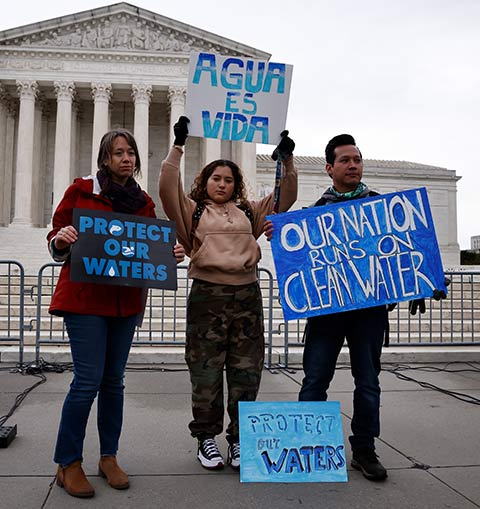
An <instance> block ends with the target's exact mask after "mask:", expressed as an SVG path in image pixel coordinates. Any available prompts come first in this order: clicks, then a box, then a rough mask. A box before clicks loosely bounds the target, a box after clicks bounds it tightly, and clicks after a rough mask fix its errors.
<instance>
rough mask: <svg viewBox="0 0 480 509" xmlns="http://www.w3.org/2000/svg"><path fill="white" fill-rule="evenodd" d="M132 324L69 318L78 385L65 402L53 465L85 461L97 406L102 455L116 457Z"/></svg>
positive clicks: (90, 317) (89, 317)
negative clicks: (87, 434) (88, 429)
mask: <svg viewBox="0 0 480 509" xmlns="http://www.w3.org/2000/svg"><path fill="white" fill-rule="evenodd" d="M135 322H136V315H134V316H130V317H127V318H116V317H106V316H93V315H78V314H74V313H67V314H65V325H66V328H67V332H68V337H69V339H70V347H71V351H72V359H73V367H74V368H73V381H72V383H71V384H70V390H69V392H68V394H67V397H66V398H65V402H64V404H63V409H62V417H61V420H60V427H59V430H58V437H57V446H56V449H55V457H54V461H55V462H56V463H59V464H61V465H63V466H66V465H69V464H70V463H73V462H74V461H77V460H82V459H83V441H84V438H85V429H86V426H87V421H88V416H89V414H90V408H91V406H92V403H93V400H94V399H95V397H96V396H97V395H98V401H97V410H98V415H97V427H98V433H99V438H100V455H101V456H115V455H116V454H117V449H118V440H119V438H120V432H121V429H122V419H123V391H124V385H123V379H124V373H125V366H126V364H127V359H128V353H129V351H130V346H131V344H132V338H133V333H134V331H135Z"/></svg>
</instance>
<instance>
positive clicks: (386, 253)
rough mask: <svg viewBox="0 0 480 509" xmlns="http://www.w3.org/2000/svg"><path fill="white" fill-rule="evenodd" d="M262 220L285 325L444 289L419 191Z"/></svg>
mask: <svg viewBox="0 0 480 509" xmlns="http://www.w3.org/2000/svg"><path fill="white" fill-rule="evenodd" d="M268 219H270V220H271V221H272V222H273V225H274V233H273V237H272V241H271V244H272V253H273V259H274V263H275V269H276V272H277V279H278V286H279V291H280V298H281V303H282V309H283V314H284V317H285V319H286V320H293V319H297V318H303V317H308V316H315V315H321V314H328V313H337V312H341V311H348V310H352V309H360V308H366V307H371V306H377V305H381V304H387V303H393V302H401V301H405V300H412V299H417V298H421V297H431V296H432V295H433V290H434V289H438V290H444V291H445V292H446V287H445V282H444V272H443V268H442V262H441V258H440V253H439V250H438V243H437V238H436V235H435V229H434V224H433V219H432V214H431V211H430V206H429V203H428V197H427V192H426V190H425V188H420V189H411V190H408V191H402V192H397V193H391V194H385V195H380V196H374V197H370V198H365V199H358V200H348V201H344V202H339V203H335V204H332V205H325V206H321V207H312V208H308V209H304V210H299V211H293V212H287V213H283V214H277V215H272V216H269V217H268Z"/></svg>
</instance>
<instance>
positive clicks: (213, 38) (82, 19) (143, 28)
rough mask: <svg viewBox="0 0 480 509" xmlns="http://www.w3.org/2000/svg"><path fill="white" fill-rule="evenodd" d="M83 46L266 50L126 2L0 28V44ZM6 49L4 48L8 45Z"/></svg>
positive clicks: (167, 51)
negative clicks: (9, 27)
mask: <svg viewBox="0 0 480 509" xmlns="http://www.w3.org/2000/svg"><path fill="white" fill-rule="evenodd" d="M2 46H3V47H8V48H10V49H15V48H18V49H32V50H33V49H49V50H50V49H54V50H56V51H67V52H68V51H72V50H74V51H77V52H78V51H85V52H91V51H94V52H102V53H109V52H141V53H144V52H149V53H164V54H173V55H180V54H189V53H190V51H192V50H196V51H202V50H203V51H205V50H208V51H213V52H216V53H221V54H233V55H245V56H251V57H254V58H261V59H265V58H268V57H269V56H270V55H268V54H267V53H265V52H262V51H260V50H257V49H255V48H252V47H249V46H245V45H243V44H240V43H237V42H235V41H231V40H230V39H225V38H223V37H221V36H219V35H216V34H212V33H210V32H207V31H204V30H201V29H199V28H195V27H193V26H190V25H187V24H185V23H181V22H178V21H175V20H172V19H170V18H166V17H164V16H161V15H159V14H156V13H153V12H151V11H147V10H144V9H140V8H138V7H135V6H133V5H130V4H127V3H118V4H113V5H110V6H107V7H101V8H98V9H93V10H90V11H83V12H80V13H77V14H72V15H70V16H62V17H60V18H54V19H51V20H47V21H43V22H39V23H33V24H30V25H26V26H23V27H19V28H14V29H12V30H6V31H4V32H0V49H1V47H2ZM5 49H6V48H5Z"/></svg>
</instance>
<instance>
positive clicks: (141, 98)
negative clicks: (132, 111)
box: [132, 83, 152, 104]
mask: <svg viewBox="0 0 480 509" xmlns="http://www.w3.org/2000/svg"><path fill="white" fill-rule="evenodd" d="M132 97H133V100H134V102H135V103H146V104H150V101H151V99H152V85H147V84H145V83H134V84H133V85H132Z"/></svg>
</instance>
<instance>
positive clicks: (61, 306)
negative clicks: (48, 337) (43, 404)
mask: <svg viewBox="0 0 480 509" xmlns="http://www.w3.org/2000/svg"><path fill="white" fill-rule="evenodd" d="M98 168H99V171H98V172H97V174H96V175H94V176H89V177H84V178H79V179H75V181H74V183H73V184H72V185H71V186H70V187H69V188H68V189H67V191H66V192H65V195H64V197H63V199H62V201H61V202H60V203H59V205H58V207H57V209H56V210H55V213H54V215H53V221H52V224H53V229H52V230H51V231H50V232H49V234H48V236H47V239H48V243H49V248H50V252H51V254H52V257H53V258H54V260H55V261H64V262H65V263H64V265H63V267H62V270H61V272H60V277H59V279H58V283H57V286H56V289H55V293H54V295H53V298H52V302H51V305H50V309H49V311H50V313H52V314H54V315H60V316H63V317H64V320H65V326H66V329H67V332H68V337H69V340H70V347H71V352H72V359H73V365H74V376H73V381H72V383H71V385H70V390H69V392H68V394H67V396H66V399H65V402H64V405H63V409H62V416H61V420H60V427H59V431H58V437H57V445H56V448H55V457H54V460H55V462H56V463H58V472H57V484H58V485H59V486H61V487H63V488H65V490H66V491H67V492H68V493H69V494H70V495H73V496H75V497H85V498H86V497H92V496H93V495H94V489H93V487H92V485H91V484H90V483H89V481H88V479H87V478H86V476H85V473H84V471H83V469H82V460H83V456H82V455H83V441H84V438H85V429H86V426H87V421H88V417H89V414H90V408H91V406H92V403H93V401H94V399H95V397H97V396H98V418H97V427H98V433H99V439H100V462H99V466H98V468H99V474H100V475H101V476H102V477H105V478H106V479H107V481H108V483H109V484H110V486H112V487H113V488H116V489H126V488H128V487H129V481H128V476H127V474H126V473H125V472H124V471H123V470H122V469H121V468H120V467H119V466H118V464H117V461H116V454H117V449H118V441H119V437H120V432H121V428H122V416H123V392H124V385H123V380H124V373H125V366H126V363H127V358H128V354H129V351H130V346H131V343H132V339H133V334H134V331H135V326H136V322H137V316H138V315H141V314H142V313H143V309H144V299H142V289H141V288H134V287H129V286H116V285H106V284H96V283H79V282H74V281H71V280H70V250H71V245H72V244H73V243H74V242H75V241H76V240H77V231H76V229H75V228H74V227H73V226H72V214H73V209H74V208H81V209H93V210H102V211H114V212H121V213H126V214H135V215H138V216H144V217H155V211H154V208H155V205H154V203H153V201H152V199H151V198H150V197H149V196H148V194H147V193H146V192H144V191H142V189H141V188H140V186H139V185H138V184H137V182H136V181H135V179H134V177H135V176H136V175H137V174H138V173H139V172H140V157H139V154H138V149H137V144H136V142H135V139H134V137H133V136H132V134H131V133H130V132H129V131H126V130H125V129H116V130H114V131H110V132H108V133H106V134H105V135H104V136H103V138H102V140H101V142H100V149H99V153H98ZM174 255H175V257H176V259H177V262H181V261H182V260H183V258H184V249H183V247H182V246H181V245H178V244H177V245H176V246H175V249H174Z"/></svg>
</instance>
